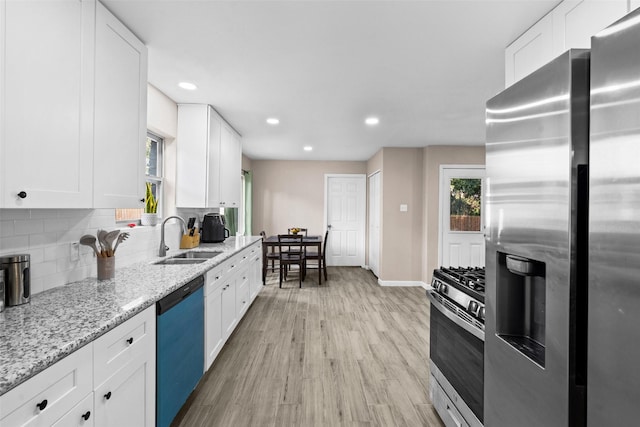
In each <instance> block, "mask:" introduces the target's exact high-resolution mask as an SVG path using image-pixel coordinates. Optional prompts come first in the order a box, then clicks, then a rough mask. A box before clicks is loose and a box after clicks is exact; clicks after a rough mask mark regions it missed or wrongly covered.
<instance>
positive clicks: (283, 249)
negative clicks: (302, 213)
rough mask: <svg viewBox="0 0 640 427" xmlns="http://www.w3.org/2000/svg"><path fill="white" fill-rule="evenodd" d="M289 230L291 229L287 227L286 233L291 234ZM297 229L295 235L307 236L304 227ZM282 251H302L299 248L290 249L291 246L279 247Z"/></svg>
mask: <svg viewBox="0 0 640 427" xmlns="http://www.w3.org/2000/svg"><path fill="white" fill-rule="evenodd" d="M291 230H292V228H289V229H287V233H288V234H290V235H293V233H292V232H291ZM298 230H300V231H298V233H297V235H300V236H304V237H307V229H306V228H298ZM283 251H284V252H292V251H293V252H296V251H299V252H302V250H300V249H291V246H286V247H285V248H283V247H280V252H283Z"/></svg>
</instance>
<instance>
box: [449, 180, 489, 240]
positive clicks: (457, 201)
mask: <svg viewBox="0 0 640 427" xmlns="http://www.w3.org/2000/svg"><path fill="white" fill-rule="evenodd" d="M449 200H450V206H449V213H450V217H449V230H450V231H476V232H478V231H480V230H481V223H480V219H481V207H482V180H481V179H476V178H452V179H451V181H450V198H449Z"/></svg>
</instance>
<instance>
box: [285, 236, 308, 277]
mask: <svg viewBox="0 0 640 427" xmlns="http://www.w3.org/2000/svg"><path fill="white" fill-rule="evenodd" d="M278 244H279V245H280V247H282V246H283V245H284V246H290V247H291V248H292V250H291V251H290V252H284V251H280V252H278V254H279V256H280V277H279V286H280V287H281V288H282V279H283V278H284V279H285V280H286V277H287V273H288V271H289V266H291V265H297V266H298V281H299V283H300V287H301V288H302V281H303V280H304V278H305V274H306V258H305V255H304V248H303V246H302V234H278Z"/></svg>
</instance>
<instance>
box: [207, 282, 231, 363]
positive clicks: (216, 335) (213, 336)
mask: <svg viewBox="0 0 640 427" xmlns="http://www.w3.org/2000/svg"><path fill="white" fill-rule="evenodd" d="M225 286H226V285H225ZM222 288H223V286H221V287H218V288H216V289H215V290H214V291H212V292H210V293H209V294H208V295H206V296H205V325H204V337H205V340H204V341H205V358H204V360H205V367H204V370H205V371H207V370H208V369H209V368H210V367H211V364H212V363H213V361H214V360H215V359H216V356H218V353H220V349H222V345H223V344H224V335H223V330H222V292H223V291H222Z"/></svg>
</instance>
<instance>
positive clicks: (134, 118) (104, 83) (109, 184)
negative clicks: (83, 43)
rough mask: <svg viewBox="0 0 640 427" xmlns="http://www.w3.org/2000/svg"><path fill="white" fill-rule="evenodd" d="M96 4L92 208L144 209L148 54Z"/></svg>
mask: <svg viewBox="0 0 640 427" xmlns="http://www.w3.org/2000/svg"><path fill="white" fill-rule="evenodd" d="M96 5H97V6H96V7H97V10H96V50H95V58H96V59H95V61H96V62H95V114H94V117H95V123H94V126H95V129H94V159H95V161H94V163H93V167H94V207H96V208H137V207H142V206H143V203H142V199H143V198H144V172H145V171H144V168H145V156H146V143H145V141H146V134H147V130H146V129H147V49H146V47H145V46H144V44H143V43H142V42H141V41H140V40H138V39H137V38H136V37H135V36H134V35H133V33H132V32H131V31H129V30H128V29H127V28H126V27H125V26H124V25H123V24H122V23H121V22H120V21H118V20H117V18H116V17H114V16H113V15H112V14H111V13H110V12H109V11H108V10H107V9H105V8H104V6H102V5H101V4H100V3H99V2H97V3H96Z"/></svg>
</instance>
